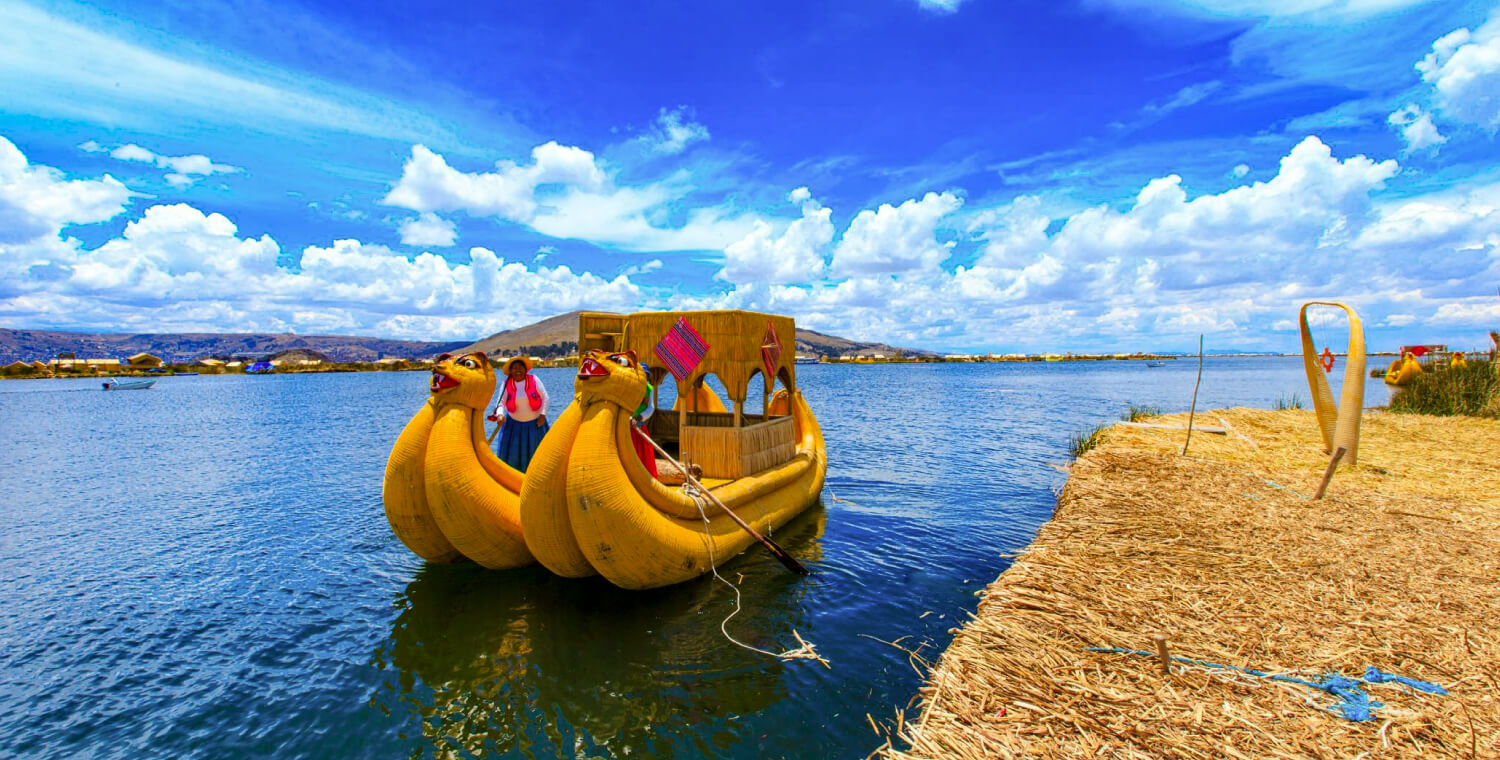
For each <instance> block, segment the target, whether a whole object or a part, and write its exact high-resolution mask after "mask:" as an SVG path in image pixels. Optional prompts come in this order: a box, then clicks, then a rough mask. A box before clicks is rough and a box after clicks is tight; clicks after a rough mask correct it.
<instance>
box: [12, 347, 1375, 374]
mask: <svg viewBox="0 0 1500 760" xmlns="http://www.w3.org/2000/svg"><path fill="white" fill-rule="evenodd" d="M1367 355H1368V356H1395V353H1394V352H1383V353H1371V354H1367ZM1337 356H1344V354H1337ZM1296 357H1297V354H1209V355H1205V356H1204V358H1205V359H1253V358H1266V359H1277V358H1283V359H1284V358H1296ZM1194 358H1195V357H1194V356H1182V355H1175V354H1136V355H1131V356H1114V355H1093V354H1072V355H1068V354H1063V355H1056V354H1053V355H1045V354H1043V355H1025V356H1021V355H1007V356H912V357H881V358H871V357H858V358H849V359H844V358H837V359H835V358H828V357H821V358H820V360H819V361H818V362H816V364H820V365H852V366H860V365H867V364H992V363H993V364H998V363H1008V362H1048V363H1050V362H1084V361H1087V362H1100V361H1117V362H1137V361H1176V360H1179V359H1187V360H1192V359H1194ZM577 365H578V357H576V356H571V357H564V358H561V359H551V360H542V361H538V362H537V363H536V366H537V367H538V368H542V369H551V368H571V367H575V366H577ZM806 365H807V363H801V364H799V366H806ZM431 366H432V361H431V360H429V359H411V360H405V359H403V360H395V361H391V360H386V361H382V362H320V363H317V364H300V365H290V366H287V365H283V366H277V367H273V368H271V369H270V370H266V371H262V372H248V371H246V369H245V368H244V367H235V368H226V367H203V366H195V365H191V364H168V365H165V366H163V367H161V368H160V369H126V368H121V369H108V370H104V369H99V370H97V371H83V370H73V369H65V370H61V371H52V370H33V371H29V372H28V371H17V372H6V373H0V379H4V380H37V379H66V378H74V379H78V378H83V379H107V378H112V377H146V378H150V377H172V376H174V375H175V376H191V375H291V374H311V373H323V372H413V371H427V370H428V369H429V368H431Z"/></svg>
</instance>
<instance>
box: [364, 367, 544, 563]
mask: <svg viewBox="0 0 1500 760" xmlns="http://www.w3.org/2000/svg"><path fill="white" fill-rule="evenodd" d="M428 388H429V391H430V394H429V396H428V398H427V402H426V403H425V404H423V405H422V408H421V409H420V410H418V411H417V414H416V415H415V416H414V417H412V418H411V421H410V422H408V423H407V424H406V428H405V429H403V430H402V431H401V435H400V436H398V437H397V438H396V443H395V445H394V446H392V447H391V455H390V459H389V460H387V462H386V466H385V482H384V485H383V488H382V489H381V491H382V498H383V499H384V501H385V516H386V519H387V520H388V521H389V522H390V524H391V530H393V531H395V533H396V537H397V538H399V539H400V540H401V543H403V544H405V545H406V548H408V549H410V550H411V551H412V552H413V553H415V554H416V555H417V556H419V557H421V558H423V559H425V560H427V561H429V562H438V563H445V562H459V561H462V560H464V559H470V560H473V561H474V562H476V563H478V564H480V565H483V566H484V567H488V568H491V569H495V570H504V569H509V568H513V567H521V566H523V565H530V564H532V563H534V562H535V561H536V560H534V559H533V558H532V556H531V552H530V551H528V550H527V548H526V540H525V538H524V537H523V536H522V533H521V509H520V492H521V483H522V479H523V476H522V475H521V473H520V472H517V471H516V470H515V468H513V467H511V466H510V465H508V464H506V463H505V462H504V461H502V460H501V459H500V458H499V457H497V456H495V454H494V452H492V451H490V447H489V442H488V441H487V440H485V436H484V421H483V418H484V410H485V408H486V406H487V405H488V404H489V402H490V398H491V397H492V396H494V394H495V370H494V368H493V367H491V366H490V361H489V357H487V356H486V355H485V354H484V353H482V352H476V353H472V354H464V355H462V356H449V355H447V354H444V355H443V356H440V357H438V360H437V362H436V363H434V364H433V367H432V378H431V382H430V384H429V386H428Z"/></svg>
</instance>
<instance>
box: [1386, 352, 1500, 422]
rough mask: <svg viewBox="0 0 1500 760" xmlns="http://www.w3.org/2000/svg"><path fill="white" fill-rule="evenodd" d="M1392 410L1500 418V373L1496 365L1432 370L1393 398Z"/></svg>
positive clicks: (1485, 363)
mask: <svg viewBox="0 0 1500 760" xmlns="http://www.w3.org/2000/svg"><path fill="white" fill-rule="evenodd" d="M1390 410H1391V411H1393V412H1404V413H1407V414H1435V415H1441V416H1452V415H1458V414H1462V415H1469V416H1472V417H1490V418H1500V372H1497V368H1496V365H1495V363H1494V362H1488V361H1471V362H1469V366H1467V367H1463V368H1460V369H1440V370H1429V371H1426V372H1423V373H1422V374H1420V375H1417V376H1416V377H1414V378H1412V380H1411V381H1410V382H1408V383H1407V384H1406V385H1403V386H1401V387H1400V388H1398V389H1396V393H1395V394H1394V395H1392V396H1391V404H1390Z"/></svg>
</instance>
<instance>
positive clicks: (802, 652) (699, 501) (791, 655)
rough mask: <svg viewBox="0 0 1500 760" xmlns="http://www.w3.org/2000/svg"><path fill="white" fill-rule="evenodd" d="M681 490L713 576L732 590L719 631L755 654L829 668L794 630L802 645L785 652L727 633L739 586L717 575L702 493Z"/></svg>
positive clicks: (690, 488)
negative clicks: (693, 510)
mask: <svg viewBox="0 0 1500 760" xmlns="http://www.w3.org/2000/svg"><path fill="white" fill-rule="evenodd" d="M682 492H683V494H685V495H686V496H687V497H688V498H690V499H692V500H693V504H695V505H697V507H698V516H699V517H701V518H703V544H704V546H705V548H707V549H708V566H709V569H710V570H712V571H713V574H714V577H715V578H718V579H719V582H721V583H723V584H724V585H726V586H728V587H729V588H730V589H731V590H733V591H734V612H731V613H729V616H728V617H726V618H724V619H723V620H721V621H719V631H720V632H722V633H723V634H724V638H726V639H729V642H730V643H731V644H734V645H735V646H739V647H743V648H745V649H748V650H750V651H752V652H755V653H757V654H763V655H765V656H767V657H775V658H776V659H778V660H817V661H818V662H820V663H822V664H823V667H825V668H830V669H831V666H830V665H829V664H828V661H827V660H825V659H823V657H822V655H819V654H818V652H817V650H816V649H814V648H813V645H812V643H811V642H808V641H805V640H803V638H802V636H801V634H799V633H797V632H796V631H795V630H794V631H792V635H793V636H795V637H796V638H797V642H798V643H800V644H801V645H802V646H801V647H799V648H797V649H789V650H787V651H785V652H782V653H781V654H777V653H775V652H771V651H767V650H765V649H761V648H759V647H754V646H751V645H749V644H746V643H745V642H743V641H740V640H739V639H736V638H735V637H734V636H731V635H730V634H729V628H728V627H727V626H728V625H729V620H730V618H733V617H734V616H735V615H738V614H740V609H741V607H740V587H739V586H737V585H735V584H733V583H730V582H729V580H728V579H727V578H725V577H724V576H722V575H719V563H718V560H717V559H716V558H715V557H714V542H713V538H712V537H711V536H710V535H709V522H708V512H707V511H705V510H704V509H703V494H702V493H701V492H699V491H698V489H697V488H694V487H693V484H691V483H683V484H682Z"/></svg>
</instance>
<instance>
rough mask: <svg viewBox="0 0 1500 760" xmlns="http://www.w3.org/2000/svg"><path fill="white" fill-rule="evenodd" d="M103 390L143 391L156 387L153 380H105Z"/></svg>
mask: <svg viewBox="0 0 1500 760" xmlns="http://www.w3.org/2000/svg"><path fill="white" fill-rule="evenodd" d="M103 385H104V390H107V391H143V390H146V389H147V388H150V387H151V386H153V385H156V381H155V380H124V381H121V380H105V381H104V383H103Z"/></svg>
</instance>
